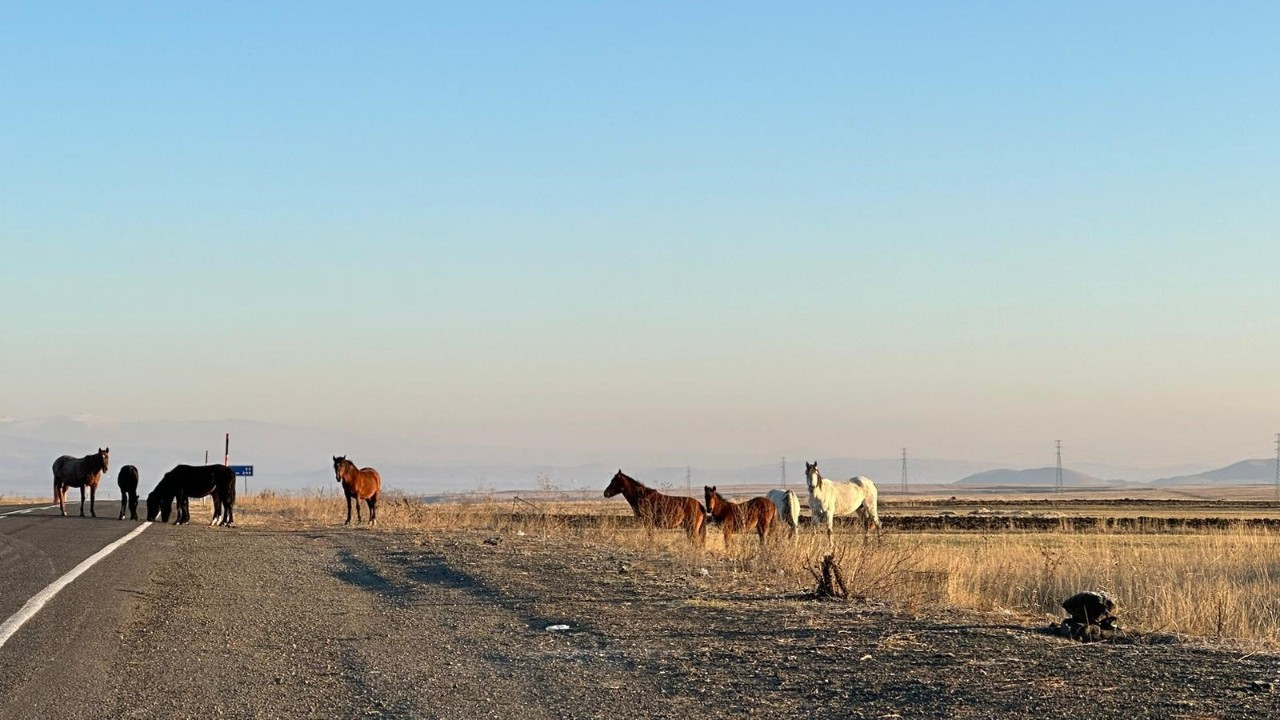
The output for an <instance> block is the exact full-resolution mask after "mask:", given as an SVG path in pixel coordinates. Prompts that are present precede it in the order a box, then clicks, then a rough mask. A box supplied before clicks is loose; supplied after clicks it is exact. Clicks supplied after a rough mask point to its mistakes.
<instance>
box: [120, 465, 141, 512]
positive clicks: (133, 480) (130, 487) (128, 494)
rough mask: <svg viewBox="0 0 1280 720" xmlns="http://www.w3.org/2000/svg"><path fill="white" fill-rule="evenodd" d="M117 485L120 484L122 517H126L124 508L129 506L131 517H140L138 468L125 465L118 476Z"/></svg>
mask: <svg viewBox="0 0 1280 720" xmlns="http://www.w3.org/2000/svg"><path fill="white" fill-rule="evenodd" d="M116 485H118V486H120V519H121V520H123V519H124V509H125V505H126V504H127V505H128V507H129V519H130V520H137V519H138V468H136V467H134V466H132V465H125V466H124V467H122V468H120V474H119V475H117V476H116Z"/></svg>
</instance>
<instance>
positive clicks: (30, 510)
mask: <svg viewBox="0 0 1280 720" xmlns="http://www.w3.org/2000/svg"><path fill="white" fill-rule="evenodd" d="M56 507H58V506H57V505H45V506H44V507H38V508H27V509H26V510H10V511H9V512H7V513H0V517H7V516H9V515H22V514H25V513H29V512H35V511H36V510H48V509H50V508H56Z"/></svg>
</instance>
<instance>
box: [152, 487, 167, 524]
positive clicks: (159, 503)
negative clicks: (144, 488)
mask: <svg viewBox="0 0 1280 720" xmlns="http://www.w3.org/2000/svg"><path fill="white" fill-rule="evenodd" d="M164 500H168V502H164ZM172 510H173V498H162V497H161V495H160V493H158V492H156V491H154V490H152V491H151V493H150V494H148V495H147V522H155V521H156V516H157V515H159V516H160V522H166V523H167V522H169V512H170V511H172Z"/></svg>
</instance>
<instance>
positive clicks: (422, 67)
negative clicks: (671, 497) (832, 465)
mask: <svg viewBox="0 0 1280 720" xmlns="http://www.w3.org/2000/svg"><path fill="white" fill-rule="evenodd" d="M1278 21H1280V8H1278V7H1277V6H1275V5H1274V4H1270V3H1256V4H1254V3H1240V4H1224V5H1221V6H1215V7H1213V8H1208V7H1206V6H1204V5H1203V4H1201V3H1069V4H1056V5H1050V4H1047V3H972V4H955V3H898V4H892V6H890V4H884V5H883V6H877V5H872V4H855V3H830V4H825V3H777V4H768V3H702V4H694V5H693V6H690V4H686V3H635V4H626V5H624V4H621V3H586V2H582V3H497V2H486V3H462V2H459V3H320V2H307V3H218V4H214V5H210V4H181V3H119V4H114V5H111V6H105V5H102V6H95V7H93V8H89V9H86V8H85V7H83V6H82V5H80V4H56V3H41V4H33V5H31V6H29V7H16V6H12V5H7V6H4V7H2V8H0V28H3V30H0V33H3V40H4V41H3V42H2V43H0V67H4V68H6V70H5V71H4V73H3V75H0V91H2V92H3V97H4V104H5V112H3V113H0V161H2V162H3V165H4V168H5V169H4V171H3V172H0V243H3V247H4V250H3V257H4V265H3V267H4V277H5V285H6V293H5V295H6V299H5V307H6V312H5V325H6V329H5V342H4V348H5V352H4V353H3V358H2V359H0V415H10V416H18V417H28V416H41V415H53V414H70V413H81V412H88V413H94V414H98V415H104V416H108V417H116V418H121V419H213V418H223V417H244V418H248V419H261V420H272V421H280V422H288V423H298V424H309V425H317V426H323V427H333V428H342V429H358V430H365V431H370V432H377V433H389V434H401V435H404V436H406V437H410V438H430V439H431V440H432V441H433V442H457V443H485V444H494V445H505V446H519V447H547V448H555V449H559V450H574V449H577V448H582V449H584V450H586V449H590V450H591V451H592V452H593V454H595V453H598V452H599V451H600V450H601V449H606V450H607V449H609V448H616V449H618V450H619V451H627V452H630V453H634V452H644V451H645V450H646V449H652V450H653V451H654V452H655V453H666V454H669V453H673V452H674V453H679V452H684V451H688V452H690V453H693V452H716V453H726V454H734V453H739V454H742V455H754V454H759V455H761V456H766V455H767V456H772V455H775V454H782V453H784V452H791V453H792V454H794V453H796V452H801V451H803V452H808V451H812V452H814V453H819V454H827V455H862V456H892V455H894V454H896V453H897V451H898V448H900V447H901V446H903V445H907V446H910V447H912V448H913V452H918V454H919V455H922V456H938V457H955V458H971V459H978V458H981V459H996V460H999V459H1002V458H1017V457H1021V456H1022V455H1024V454H1025V455H1028V456H1033V457H1038V455H1037V453H1040V452H1043V454H1044V458H1045V461H1046V462H1048V461H1051V459H1052V455H1051V445H1052V441H1053V440H1054V439H1056V438H1059V437H1061V438H1063V439H1064V444H1067V445H1070V446H1072V447H1075V448H1079V449H1080V450H1081V451H1082V452H1087V453H1094V454H1096V455H1098V456H1099V457H1102V458H1109V457H1116V458H1120V457H1123V458H1137V459H1150V460H1152V461H1155V460H1157V459H1168V460H1170V461H1174V462H1180V461H1184V460H1194V459H1202V458H1203V459H1206V460H1209V459H1214V460H1216V459H1218V458H1221V459H1224V460H1232V459H1236V458H1238V457H1239V456H1240V455H1241V453H1245V454H1252V455H1255V456H1256V455H1262V454H1265V452H1266V448H1267V446H1268V445H1267V444H1268V440H1269V438H1270V437H1271V433H1273V432H1275V431H1276V430H1277V429H1280V418H1278V417H1277V413H1276V411H1275V408H1274V406H1275V399H1276V398H1277V397H1280V378H1278V377H1277V373H1275V371H1274V369H1275V367H1276V366H1277V361H1278V360H1280V340H1278V339H1277V338H1278V337H1280V335H1278V334H1277V330H1280V328H1278V327H1277V324H1278V323H1277V312H1276V308H1277V307H1280V302H1278V301H1280V282H1277V281H1276V269H1277V268H1280V243H1277V236H1278V232H1277V231H1278V230H1280V220H1278V217H1277V211H1276V205H1277V203H1276V198H1277V197H1280V92H1277V91H1278V90H1280V87H1278V86H1277V81H1276V79H1277V78H1278V77H1280V50H1277V47H1276V43H1275V42H1274V38H1275V36H1276V31H1277V29H1280V22H1278ZM1255 447H1256V448H1257V450H1256V451H1252V448H1255ZM915 448H919V450H918V451H915V450H914V449H915Z"/></svg>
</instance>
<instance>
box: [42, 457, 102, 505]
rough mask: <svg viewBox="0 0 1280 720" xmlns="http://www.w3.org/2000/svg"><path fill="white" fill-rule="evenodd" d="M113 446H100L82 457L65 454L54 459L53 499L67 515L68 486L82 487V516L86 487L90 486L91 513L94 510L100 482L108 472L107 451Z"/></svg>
mask: <svg viewBox="0 0 1280 720" xmlns="http://www.w3.org/2000/svg"><path fill="white" fill-rule="evenodd" d="M109 452H111V448H98V452H96V453H94V454H92V455H85V456H84V457H82V458H75V457H71V456H70V455H63V456H62V457H60V458H58V459H57V460H54V461H53V501H54V502H56V503H58V509H59V510H61V511H62V515H63V516H64V517H65V516H66V514H67V488H73V487H78V488H80V517H84V488H85V486H86V485H88V486H89V514H90V515H91V516H93V517H98V513H96V512H94V508H93V502H94V500H95V499H96V498H97V496H98V482H99V481H100V480H102V475H103V473H105V472H107V453H109Z"/></svg>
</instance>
